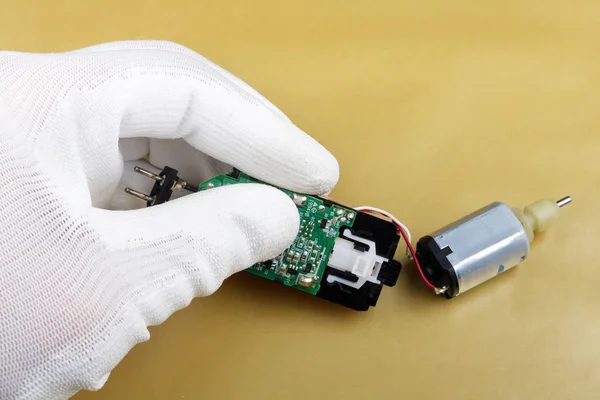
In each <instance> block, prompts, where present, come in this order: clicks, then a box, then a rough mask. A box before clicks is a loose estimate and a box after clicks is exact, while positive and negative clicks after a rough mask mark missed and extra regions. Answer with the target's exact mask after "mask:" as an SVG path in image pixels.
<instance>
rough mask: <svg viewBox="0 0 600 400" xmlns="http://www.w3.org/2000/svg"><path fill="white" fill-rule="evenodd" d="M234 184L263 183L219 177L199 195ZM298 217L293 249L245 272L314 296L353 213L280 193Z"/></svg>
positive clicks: (302, 196) (316, 199)
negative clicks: (292, 205) (296, 211)
mask: <svg viewBox="0 0 600 400" xmlns="http://www.w3.org/2000/svg"><path fill="white" fill-rule="evenodd" d="M237 183H263V182H260V181H258V180H256V179H253V178H251V177H249V176H248V175H245V174H243V173H237V174H232V175H231V176H230V175H218V176H216V177H214V178H212V179H209V180H208V181H206V182H204V183H202V184H201V185H200V187H199V190H200V191H203V190H210V189H213V188H217V187H221V186H225V185H232V184H237ZM278 189H280V190H282V191H283V192H285V193H286V194H287V195H288V196H290V198H291V199H292V200H293V201H294V203H295V204H296V206H297V207H298V213H299V214H300V231H299V232H298V235H297V236H296V239H295V240H294V242H293V243H292V245H291V246H290V247H289V248H288V249H287V250H286V251H285V252H283V254H281V255H279V256H278V257H276V258H274V259H272V260H267V261H264V262H260V263H258V264H255V265H253V266H252V267H250V268H249V269H248V270H247V271H248V272H251V273H253V274H255V275H259V276H262V277H263V278H267V279H270V280H273V281H279V282H281V283H283V284H284V285H286V286H291V287H294V288H296V289H299V290H302V291H304V292H307V293H310V294H313V295H314V294H316V293H317V292H318V291H319V288H320V282H321V278H322V277H323V272H324V271H325V267H326V266H327V262H328V260H329V255H330V254H331V251H332V249H333V246H334V244H335V239H336V238H337V237H338V235H339V234H340V229H341V228H342V227H343V226H349V227H351V226H352V225H353V223H354V220H355V217H356V212H355V211H354V210H352V209H350V208H345V207H342V206H340V205H338V204H334V203H331V202H329V201H327V200H324V199H322V198H319V197H314V196H309V195H305V194H300V193H294V192H291V191H289V190H285V189H281V188H278Z"/></svg>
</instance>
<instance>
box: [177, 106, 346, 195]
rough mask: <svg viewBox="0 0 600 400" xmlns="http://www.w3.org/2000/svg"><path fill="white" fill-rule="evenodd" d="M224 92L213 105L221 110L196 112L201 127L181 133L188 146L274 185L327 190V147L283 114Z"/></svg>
mask: <svg viewBox="0 0 600 400" xmlns="http://www.w3.org/2000/svg"><path fill="white" fill-rule="evenodd" d="M227 97H228V98H227V99H223V100H222V101H223V102H225V104H221V106H220V107H219V106H218V105H215V109H216V110H215V111H221V112H214V113H212V114H211V115H210V117H209V116H207V115H202V116H200V119H203V120H205V123H204V124H203V126H202V129H200V130H197V131H192V132H193V133H191V134H189V135H187V136H185V137H184V139H185V140H186V141H187V142H188V143H189V144H190V145H191V146H193V147H195V148H197V149H199V150H201V151H202V152H204V153H206V154H208V155H210V156H212V157H214V158H216V159H219V160H220V161H223V162H225V163H228V164H230V165H232V166H234V167H236V168H238V169H239V170H241V171H243V172H245V173H247V174H249V175H251V176H253V177H255V178H257V179H260V180H262V181H265V182H267V183H270V184H273V185H276V186H280V187H283V188H286V189H289V190H293V191H297V192H301V193H307V194H315V195H322V194H325V193H329V192H331V190H332V189H333V187H334V186H335V185H336V183H337V181H338V179H339V165H338V162H337V160H336V159H335V157H334V156H333V155H332V154H331V153H330V152H329V151H328V150H327V149H325V148H324V147H323V146H322V145H321V144H320V143H319V142H317V141H316V140H315V139H313V138H312V137H310V136H309V135H307V134H306V133H305V132H304V131H303V130H302V129H300V128H299V127H298V126H296V125H295V124H294V123H293V122H291V121H290V120H289V119H285V118H282V117H280V116H279V115H278V114H275V113H273V112H272V111H271V110H269V109H267V108H265V107H261V106H259V105H255V104H252V103H250V102H247V101H244V100H242V99H239V98H236V96H227ZM198 112H201V113H202V111H198ZM207 119H209V120H208V121H207Z"/></svg>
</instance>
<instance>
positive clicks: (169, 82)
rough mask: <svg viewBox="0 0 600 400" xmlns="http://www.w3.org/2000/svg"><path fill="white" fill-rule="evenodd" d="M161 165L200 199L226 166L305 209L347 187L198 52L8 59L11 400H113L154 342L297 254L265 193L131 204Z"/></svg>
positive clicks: (3, 373)
mask: <svg viewBox="0 0 600 400" xmlns="http://www.w3.org/2000/svg"><path fill="white" fill-rule="evenodd" d="M148 138H150V139H148ZM200 151H201V152H202V153H203V154H204V155H202V154H201V153H200ZM147 153H149V155H150V156H149V161H150V162H151V163H152V164H153V165H154V166H155V167H157V168H159V169H160V168H162V167H163V166H164V165H170V166H172V167H175V168H179V169H180V170H181V171H180V176H181V177H182V178H183V179H186V180H188V181H191V182H193V183H196V184H197V183H200V181H201V180H203V179H205V178H208V177H209V176H211V175H212V174H213V173H216V172H224V171H225V170H226V169H227V166H228V165H230V166H234V167H236V168H238V169H240V170H242V171H244V172H246V173H248V174H250V175H253V176H255V177H257V178H259V179H262V180H264V181H267V182H269V183H271V184H274V185H278V186H282V187H285V188H288V189H290V190H294V191H298V192H304V193H314V194H322V193H326V192H328V191H330V190H331V189H332V188H333V186H334V185H335V183H336V182H337V179H338V165H337V162H336V160H335V159H334V158H333V156H331V155H330V154H329V153H328V152H327V151H326V150H325V149H324V148H323V147H322V146H320V145H319V144H318V143H317V142H315V141H314V140H313V139H311V138H310V137H308V136H307V135H306V134H305V133H303V132H302V131H301V130H300V129H299V128H297V127H296V126H295V125H294V124H293V123H292V122H290V121H289V120H288V119H287V118H286V117H285V116H284V115H283V114H282V113H281V112H280V111H279V110H278V109H276V108H275V107H274V106H273V105H272V104H270V103H269V102H267V101H266V100H265V99H264V98H263V97H261V96H260V95H259V94H258V93H257V92H256V91H254V90H252V89H251V88H250V87H248V86H247V85H245V84H244V83H242V82H241V81H240V80H239V79H237V78H235V77H233V76H232V75H230V74H229V73H227V72H225V71H224V70H223V69H221V68H219V67H217V66H215V65H214V64H212V63H210V62H209V61H207V60H206V59H204V58H202V57H201V56H199V55H198V54H196V53H194V52H192V51H191V50H188V49H186V48H184V47H181V46H178V45H176V44H172V43H165V42H154V41H139V42H135V41H134V42H118V43H111V44H107V45H101V46H95V47H91V48H86V49H82V50H78V51H73V52H66V53H59V54H25V53H14V52H0V170H1V173H0V398H2V399H13V398H19V399H38V398H43V399H60V398H66V397H69V396H72V395H73V394H74V393H76V392H77V391H78V390H81V389H89V390H95V389H98V388H100V387H102V385H103V384H104V382H105V381H106V379H107V378H108V375H109V373H110V371H111V370H112V369H113V368H114V367H115V365H116V364H117V363H118V362H119V361H120V360H121V359H122V358H123V357H124V356H125V355H126V353H127V352H128V351H129V350H130V349H131V348H132V347H133V346H134V345H135V344H136V343H139V342H141V341H145V340H147V339H148V337H149V334H148V330H147V326H150V325H155V324H160V323H162V322H163V321H165V320H166V319H167V318H168V317H169V316H170V315H171V314H172V313H173V312H175V311H177V310H179V309H181V308H183V307H185V306H186V305H188V304H189V303H190V301H191V300H192V299H193V298H194V297H196V296H206V295H209V294H211V293H213V292H214V291H215V290H217V288H218V287H219V286H220V285H221V284H222V282H223V280H224V279H225V278H227V277H228V276H230V275H231V274H232V273H235V272H237V271H240V270H242V269H245V268H247V267H249V266H250V265H252V264H254V263H255V262H257V261H260V260H265V259H269V258H271V257H274V256H276V255H277V254H279V253H281V252H282V251H284V250H285V248H286V247H288V246H289V245H290V244H291V242H292V240H293V239H294V237H295V235H296V233H297V229H298V225H299V221H298V219H299V217H298V212H297V210H296V208H295V206H294V204H293V202H292V201H291V200H290V199H289V198H288V197H287V196H285V194H283V192H281V191H279V190H277V189H274V188H271V187H270V186H266V185H249V184H248V185H232V186H228V187H223V188H218V189H214V190H210V191H207V192H200V193H194V194H190V195H188V196H185V197H182V198H178V199H174V200H172V201H170V202H168V203H165V204H162V205H159V206H155V207H151V208H144V207H145V203H144V202H143V201H140V200H137V199H126V198H125V197H124V195H123V190H122V188H123V186H132V187H134V188H139V189H144V187H142V186H141V182H143V181H144V179H143V178H142V177H139V176H138V180H137V181H131V179H134V178H135V176H137V174H134V173H131V172H128V173H124V171H125V170H127V171H130V170H131V168H132V164H131V163H128V162H131V161H134V160H136V159H138V158H140V157H142V156H144V155H145V154H147ZM217 160H218V161H217ZM137 164H139V163H137ZM152 183H153V182H152V181H149V180H148V181H145V183H144V184H145V185H147V186H151V185H152ZM134 208H137V209H134ZM124 209H127V210H126V211H123V210H124Z"/></svg>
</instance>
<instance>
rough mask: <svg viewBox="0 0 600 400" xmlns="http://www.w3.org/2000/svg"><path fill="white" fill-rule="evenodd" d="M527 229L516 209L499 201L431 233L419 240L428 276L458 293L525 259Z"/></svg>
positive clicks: (420, 256) (421, 260) (447, 291)
mask: <svg viewBox="0 0 600 400" xmlns="http://www.w3.org/2000/svg"><path fill="white" fill-rule="evenodd" d="M529 251H530V245H529V239H528V237H527V232H526V231H525V229H524V228H523V225H522V224H521V222H520V221H519V220H518V219H517V217H516V216H515V214H514V213H513V211H512V210H511V209H510V207H508V206H507V205H506V204H504V203H500V202H495V203H492V204H490V205H488V206H486V207H483V208H481V209H479V210H477V211H475V212H473V213H471V214H469V215H467V216H465V217H463V218H461V219H459V220H457V221H455V222H453V223H451V224H449V225H447V226H445V227H444V228H442V229H440V230H438V231H436V232H433V233H431V234H430V235H427V236H425V237H423V238H421V239H420V240H419V242H418V243H417V258H418V260H419V263H420V264H421V267H422V269H423V273H424V275H425V277H426V278H427V279H428V280H429V281H430V282H431V283H432V284H434V285H435V286H436V287H438V288H445V291H444V295H445V296H446V297H447V298H452V297H456V296H458V295H459V294H461V293H464V292H466V291H467V290H469V289H472V288H474V287H475V286H478V285H480V284H482V283H483V282H485V281H487V280H489V279H491V278H494V277H495V276H497V275H498V274H500V273H502V272H503V271H506V270H508V269H510V268H512V267H514V266H515V265H517V264H519V263H520V262H521V261H523V260H524V259H525V258H526V257H527V256H528V255H529Z"/></svg>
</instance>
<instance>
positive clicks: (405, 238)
mask: <svg viewBox="0 0 600 400" xmlns="http://www.w3.org/2000/svg"><path fill="white" fill-rule="evenodd" d="M362 212H367V210H364V211H362ZM373 212H375V211H373ZM392 223H393V224H394V226H395V227H396V229H398V232H400V235H402V239H404V242H405V243H406V247H408V251H410V254H411V256H412V258H413V261H414V262H415V266H416V267H417V271H419V275H421V279H423V282H425V285H427V287H428V288H429V289H435V286H434V285H432V284H431V282H429V281H428V280H427V278H426V277H425V274H423V269H422V268H421V264H420V263H419V260H418V259H417V254H416V252H415V249H414V248H413V246H412V244H411V243H410V241H409V240H408V237H407V236H406V232H404V229H402V227H401V226H400V225H398V224H396V223H395V222H393V221H392Z"/></svg>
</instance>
